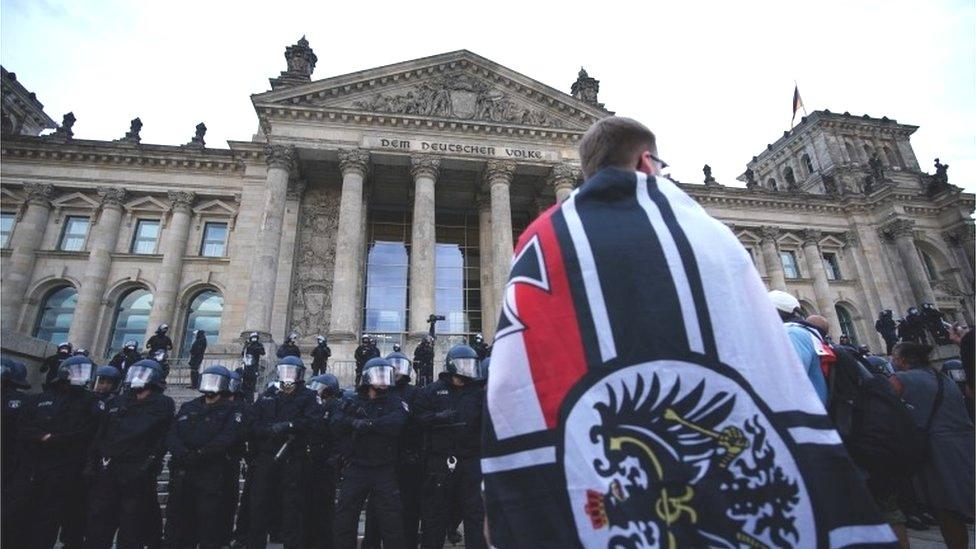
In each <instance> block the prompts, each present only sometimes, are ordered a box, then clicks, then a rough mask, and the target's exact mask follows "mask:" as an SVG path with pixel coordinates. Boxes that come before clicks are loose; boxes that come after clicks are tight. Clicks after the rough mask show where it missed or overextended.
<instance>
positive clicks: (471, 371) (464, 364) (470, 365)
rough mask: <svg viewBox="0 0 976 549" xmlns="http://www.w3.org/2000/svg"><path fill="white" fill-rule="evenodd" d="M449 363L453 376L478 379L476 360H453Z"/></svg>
mask: <svg viewBox="0 0 976 549" xmlns="http://www.w3.org/2000/svg"><path fill="white" fill-rule="evenodd" d="M451 363H452V364H454V372H453V373H454V374H456V375H459V376H462V377H478V359H477V358H455V359H453V360H451Z"/></svg>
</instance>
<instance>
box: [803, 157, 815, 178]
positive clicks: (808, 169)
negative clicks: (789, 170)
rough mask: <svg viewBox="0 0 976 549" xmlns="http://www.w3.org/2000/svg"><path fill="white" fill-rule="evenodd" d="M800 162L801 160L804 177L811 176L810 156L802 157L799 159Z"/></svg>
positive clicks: (811, 162) (811, 164)
mask: <svg viewBox="0 0 976 549" xmlns="http://www.w3.org/2000/svg"><path fill="white" fill-rule="evenodd" d="M801 160H803V167H804V168H806V175H810V174H812V173H813V161H811V160H810V155H809V154H805V155H803V157H802V158H801Z"/></svg>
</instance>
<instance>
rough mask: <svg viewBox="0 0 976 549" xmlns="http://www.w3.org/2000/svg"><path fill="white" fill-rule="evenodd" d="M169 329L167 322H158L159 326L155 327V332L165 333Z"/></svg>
mask: <svg viewBox="0 0 976 549" xmlns="http://www.w3.org/2000/svg"><path fill="white" fill-rule="evenodd" d="M167 330H169V324H160V325H159V328H156V333H157V334H165V333H166V332H167Z"/></svg>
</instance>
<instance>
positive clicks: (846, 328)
mask: <svg viewBox="0 0 976 549" xmlns="http://www.w3.org/2000/svg"><path fill="white" fill-rule="evenodd" d="M834 311H836V312H837V321H838V322H840V331H841V333H842V334H844V335H846V336H847V337H848V338H850V340H851V345H857V332H856V331H855V330H854V319H852V318H851V313H849V312H847V309H845V308H843V307H841V306H840V305H835V306H834Z"/></svg>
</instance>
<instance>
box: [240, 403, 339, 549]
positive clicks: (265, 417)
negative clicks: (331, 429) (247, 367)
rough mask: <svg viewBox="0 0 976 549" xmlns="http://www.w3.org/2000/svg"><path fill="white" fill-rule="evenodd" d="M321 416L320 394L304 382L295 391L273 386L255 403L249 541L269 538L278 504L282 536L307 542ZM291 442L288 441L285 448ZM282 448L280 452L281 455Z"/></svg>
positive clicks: (297, 543) (253, 544)
mask: <svg viewBox="0 0 976 549" xmlns="http://www.w3.org/2000/svg"><path fill="white" fill-rule="evenodd" d="M321 417H322V409H321V406H319V404H318V397H317V396H316V395H315V393H314V392H313V391H312V390H311V389H307V388H305V387H304V386H303V385H299V386H297V387H296V388H295V390H294V391H293V392H292V393H290V394H289V393H286V392H284V391H281V390H278V391H273V390H272V391H268V392H266V393H265V394H264V395H262V396H261V398H259V399H258V400H257V402H256V403H255V404H254V422H253V423H252V428H251V432H252V441H253V443H254V461H253V464H252V466H251V470H250V471H249V472H248V475H249V478H248V480H249V481H250V484H251V486H250V492H251V493H250V501H249V502H248V504H249V506H250V510H249V513H250V524H249V526H248V535H247V538H248V540H247V546H248V547H250V548H252V549H257V548H259V547H264V546H265V545H266V544H267V541H268V531H269V528H270V525H271V524H270V523H271V516H272V509H273V508H275V507H279V508H280V510H281V521H282V522H281V537H282V541H283V542H284V545H285V547H301V546H302V543H303V539H302V536H303V515H304V513H303V509H304V507H305V490H306V488H307V486H306V484H305V481H306V480H307V479H306V475H307V470H308V457H307V454H306V448H307V437H308V434H309V432H310V431H311V430H312V429H314V428H315V423H316V421H318V420H320V419H321ZM288 423H290V424H291V425H290V426H288V425H287V424H288ZM286 442H287V443H288V445H287V447H285V450H284V452H281V448H282V447H283V446H284V445H285V443H286ZM279 453H280V457H278V458H277V459H275V458H276V455H279ZM279 488H280V489H279ZM276 496H277V497H276Z"/></svg>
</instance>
